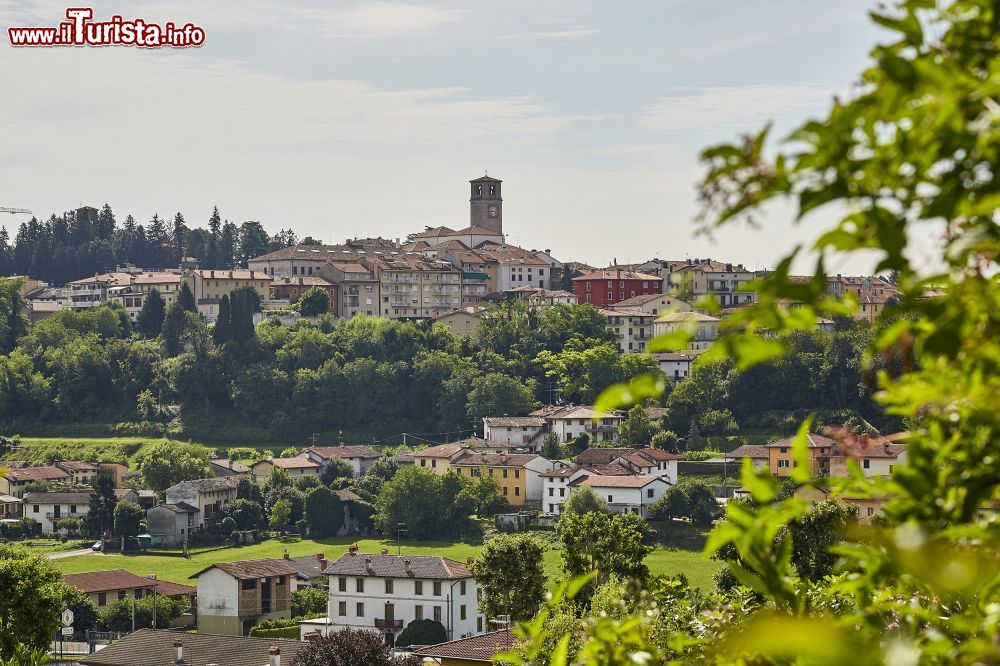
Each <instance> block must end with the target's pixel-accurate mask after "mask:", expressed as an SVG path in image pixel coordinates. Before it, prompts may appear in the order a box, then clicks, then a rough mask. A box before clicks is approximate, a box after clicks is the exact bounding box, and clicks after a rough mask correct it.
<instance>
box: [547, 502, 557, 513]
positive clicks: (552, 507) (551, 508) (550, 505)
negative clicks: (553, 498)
mask: <svg viewBox="0 0 1000 666" xmlns="http://www.w3.org/2000/svg"><path fill="white" fill-rule="evenodd" d="M555 512H556V505H555V504H549V513H555Z"/></svg>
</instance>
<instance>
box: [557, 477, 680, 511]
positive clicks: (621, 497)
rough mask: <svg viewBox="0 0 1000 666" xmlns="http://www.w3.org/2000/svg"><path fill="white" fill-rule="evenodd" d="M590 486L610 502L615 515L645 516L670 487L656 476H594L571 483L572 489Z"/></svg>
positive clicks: (609, 504)
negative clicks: (651, 505) (650, 506)
mask: <svg viewBox="0 0 1000 666" xmlns="http://www.w3.org/2000/svg"><path fill="white" fill-rule="evenodd" d="M581 486H590V487H591V488H593V489H594V492H595V493H597V494H598V495H600V496H601V497H603V498H604V499H606V500H607V501H608V506H610V507H611V511H612V512H613V513H635V514H638V515H640V516H645V515H646V511H647V510H648V509H649V505H650V504H652V503H653V502H655V501H656V500H658V499H660V497H661V496H662V495H663V493H664V492H665V491H666V490H667V488H668V487H669V486H670V484H669V483H667V482H666V481H665V480H664V479H661V478H659V477H655V476H599V475H596V474H592V475H590V476H585V477H583V478H580V479H577V480H576V481H574V482H572V483H570V487H572V488H574V489H575V488H579V487H581Z"/></svg>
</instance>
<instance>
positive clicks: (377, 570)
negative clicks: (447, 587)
mask: <svg viewBox="0 0 1000 666" xmlns="http://www.w3.org/2000/svg"><path fill="white" fill-rule="evenodd" d="M368 560H370V561H371V571H369V569H368V563H369V562H368ZM407 560H409V562H410V573H406V561H407ZM323 573H324V574H326V575H328V576H376V577H379V578H423V579H432V580H458V579H462V578H472V577H473V575H472V572H471V571H470V570H469V569H468V567H466V565H464V564H461V563H460V562H456V561H455V560H450V559H448V558H446V557H435V556H431V555H376V554H366V553H357V554H356V555H351V554H350V553H349V552H348V553H344V554H343V555H341V556H340V558H339V559H338V560H337V561H336V562H332V563H330V565H329V566H328V567H327V568H326V571H324V572H323Z"/></svg>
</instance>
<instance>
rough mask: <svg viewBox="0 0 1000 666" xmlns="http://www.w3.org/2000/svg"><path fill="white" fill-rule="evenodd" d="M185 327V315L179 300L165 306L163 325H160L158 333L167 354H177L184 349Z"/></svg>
mask: <svg viewBox="0 0 1000 666" xmlns="http://www.w3.org/2000/svg"><path fill="white" fill-rule="evenodd" d="M186 328H187V315H186V314H185V313H184V307H183V306H182V305H181V304H180V300H176V301H174V302H173V303H171V304H170V307H168V308H167V312H166V314H165V315H164V317H163V325H162V326H161V327H160V335H161V337H162V338H163V351H164V352H166V354H167V356H177V355H178V354H180V353H181V352H182V351H184V341H183V336H184V331H185V330H186Z"/></svg>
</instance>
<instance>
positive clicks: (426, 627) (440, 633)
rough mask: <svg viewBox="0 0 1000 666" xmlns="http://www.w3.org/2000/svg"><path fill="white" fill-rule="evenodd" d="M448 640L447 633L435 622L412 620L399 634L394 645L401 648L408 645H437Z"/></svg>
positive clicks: (441, 625)
mask: <svg viewBox="0 0 1000 666" xmlns="http://www.w3.org/2000/svg"><path fill="white" fill-rule="evenodd" d="M446 640H448V632H447V631H445V628H444V625H443V624H441V623H440V622H438V621H437V620H413V621H412V622H410V623H409V624H408V625H406V628H405V629H403V631H401V632H400V633H399V638H397V639H396V644H397V645H399V646H401V647H407V646H409V645H437V644H438V643H444V642H445V641H446Z"/></svg>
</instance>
